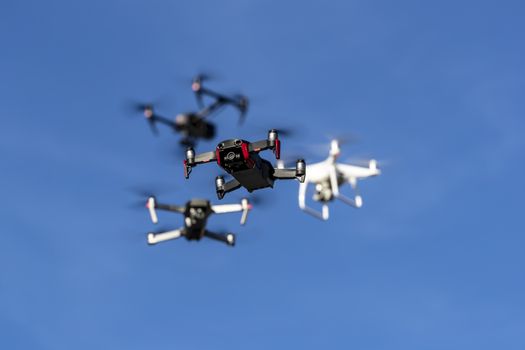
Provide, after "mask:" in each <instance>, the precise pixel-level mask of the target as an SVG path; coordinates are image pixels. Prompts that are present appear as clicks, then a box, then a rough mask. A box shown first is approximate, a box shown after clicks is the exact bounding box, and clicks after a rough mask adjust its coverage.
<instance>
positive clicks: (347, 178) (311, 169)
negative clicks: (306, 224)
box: [299, 140, 381, 220]
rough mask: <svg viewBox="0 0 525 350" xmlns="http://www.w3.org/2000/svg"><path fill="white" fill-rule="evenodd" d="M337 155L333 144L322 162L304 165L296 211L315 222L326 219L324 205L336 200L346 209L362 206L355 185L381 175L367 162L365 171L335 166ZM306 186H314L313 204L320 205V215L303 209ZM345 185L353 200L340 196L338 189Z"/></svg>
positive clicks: (373, 164)
mask: <svg viewBox="0 0 525 350" xmlns="http://www.w3.org/2000/svg"><path fill="white" fill-rule="evenodd" d="M339 153H340V149H339V143H338V142H337V140H333V141H332V142H331V147H330V153H329V156H328V158H327V159H326V160H324V161H322V162H319V163H314V164H311V165H308V168H307V173H306V178H305V181H304V183H301V184H300V185H299V207H300V208H301V209H302V210H303V211H305V212H306V213H308V214H310V215H313V216H315V217H317V218H319V219H323V220H327V219H328V217H329V209H328V203H329V202H331V201H333V200H334V199H336V198H337V199H339V200H341V201H342V202H344V203H346V204H348V205H351V206H353V207H356V208H360V207H361V206H362V205H363V200H362V198H361V196H360V195H359V192H358V190H357V181H358V180H361V179H365V178H368V177H372V176H377V175H379V174H380V173H381V171H380V170H379V169H378V168H377V162H376V161H375V160H370V161H369V163H368V167H363V166H358V165H351V164H342V163H337V158H338V157H339ZM310 183H311V184H314V185H315V193H314V195H313V200H314V201H316V202H320V203H321V204H322V212H318V211H317V210H315V209H312V208H310V207H308V206H307V205H306V190H307V188H308V184H310ZM345 183H350V185H351V186H352V188H353V189H354V191H355V196H354V198H348V197H346V196H344V195H343V194H342V193H340V191H339V187H340V186H342V185H344V184H345Z"/></svg>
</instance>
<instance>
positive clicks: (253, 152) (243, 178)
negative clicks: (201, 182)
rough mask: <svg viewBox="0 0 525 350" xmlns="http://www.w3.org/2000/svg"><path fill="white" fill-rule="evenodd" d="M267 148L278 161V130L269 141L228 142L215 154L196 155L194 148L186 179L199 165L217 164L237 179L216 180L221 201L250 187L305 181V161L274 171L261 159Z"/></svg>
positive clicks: (188, 154) (190, 150) (270, 134)
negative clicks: (289, 180) (227, 195)
mask: <svg viewBox="0 0 525 350" xmlns="http://www.w3.org/2000/svg"><path fill="white" fill-rule="evenodd" d="M267 149H271V150H272V151H273V152H274V154H275V157H276V158H277V159H279V158H280V152H281V151H280V150H281V142H280V140H279V137H278V133H277V131H276V130H270V131H269V132H268V138H267V139H266V140H262V141H257V142H253V143H250V142H248V141H246V140H242V139H233V140H226V141H223V142H221V143H219V144H218V145H217V147H216V149H215V151H211V152H206V153H202V154H199V155H195V151H194V150H193V148H188V150H187V151H186V160H184V176H185V177H186V178H188V177H189V175H190V173H191V170H192V167H194V166H196V165H198V164H202V163H209V162H212V161H215V162H217V164H218V165H219V166H220V167H221V168H222V169H223V170H224V171H226V172H227V173H228V174H230V175H231V176H232V177H233V179H232V180H230V181H228V182H225V180H224V177H223V176H217V178H216V179H215V187H216V192H217V196H218V198H219V199H222V198H223V197H224V195H225V194H226V193H228V192H231V191H234V190H236V189H238V188H240V187H244V188H246V190H248V192H252V191H254V190H258V189H261V188H266V187H273V184H274V182H275V180H276V179H298V180H299V181H300V182H303V181H304V179H305V168H306V165H305V162H304V160H302V159H299V160H297V163H296V167H295V169H282V168H274V167H273V165H272V164H271V163H270V162H269V161H267V160H265V159H263V158H261V157H260V156H259V152H260V151H263V150H267Z"/></svg>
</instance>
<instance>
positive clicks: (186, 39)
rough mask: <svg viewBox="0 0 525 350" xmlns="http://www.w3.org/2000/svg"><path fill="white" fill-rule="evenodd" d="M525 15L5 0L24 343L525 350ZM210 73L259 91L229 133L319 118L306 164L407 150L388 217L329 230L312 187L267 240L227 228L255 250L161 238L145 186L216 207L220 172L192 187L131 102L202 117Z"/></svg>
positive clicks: (228, 224)
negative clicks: (155, 240)
mask: <svg viewBox="0 0 525 350" xmlns="http://www.w3.org/2000/svg"><path fill="white" fill-rule="evenodd" d="M524 12H525V11H524V5H523V3H522V2H520V1H448V0H445V1H443V0H441V1H415V0H413V1H409V0H401V1H381V0H379V1H342V0H341V1H319V2H315V3H313V2H312V3H308V4H307V3H305V2H299V1H296V2H293V1H240V0H235V1H191V2H190V1H186V2H182V1H179V2H172V1H144V2H137V1H84V2H72V1H45V2H44V1H11V0H7V1H6V0H4V1H2V2H1V3H0V53H1V54H0V101H1V112H0V115H1V116H2V127H1V128H0V152H1V158H0V159H1V162H2V166H1V169H2V170H1V173H0V174H1V175H0V179H1V188H2V195H3V198H2V201H3V205H2V211H1V218H2V220H1V224H0V229H1V234H0V347H2V348H3V349H98V348H103V349H110V348H113V349H114V348H122V349H147V348H155V349H269V348H291V347H293V348H300V349H319V348H330V349H403V350H409V349H418V350H419V349H507V350H509V349H523V348H525V315H524V313H525V300H524V295H525V279H524V270H523V269H524V265H525V257H524V254H523V246H524V244H525V236H524V234H525V229H524V226H525V225H524V224H523V197H524V194H525V189H524V184H523V172H524V170H525V159H524V154H525V153H524V150H525V138H524V137H523V134H524V131H525V121H524V118H523V116H524V112H525V106H524V99H523V91H524V88H525V74H524V73H525V71H524V62H525V48H524V45H523V33H525V24H524V23H525V22H524V21H523V18H524ZM201 69H204V70H209V71H212V72H216V75H217V76H218V77H219V78H220V79H219V80H217V81H216V82H214V84H213V86H214V87H216V88H218V89H223V90H225V91H232V92H235V91H243V92H245V93H246V94H248V95H249V96H250V97H252V98H253V104H252V109H251V110H250V112H249V114H248V122H247V124H246V125H245V126H244V127H243V128H238V127H237V126H236V123H235V120H236V119H235V115H234V114H233V113H231V112H228V113H226V112H225V113H224V115H221V117H220V119H218V120H220V121H221V122H223V124H222V125H221V128H220V135H219V137H220V138H229V137H236V136H246V137H249V138H250V139H259V138H262V137H264V135H265V132H264V128H267V127H271V126H273V125H278V126H279V125H282V124H283V123H284V124H286V125H294V124H296V125H298V126H299V127H300V129H301V132H300V135H301V136H302V138H301V137H300V138H298V139H297V138H296V139H294V140H287V139H283V153H284V154H286V153H287V152H292V151H293V152H295V153H297V152H300V151H301V149H302V148H301V145H304V142H303V141H306V140H311V141H312V142H315V143H320V142H324V141H326V138H324V137H323V136H322V134H323V133H325V132H326V133H329V132H334V131H338V130H347V131H351V132H353V133H355V134H357V135H358V136H359V137H360V139H361V142H360V143H358V144H355V145H349V146H347V147H345V149H344V154H343V158H345V157H346V156H348V157H352V156H375V157H377V158H379V159H383V160H386V161H388V163H387V164H386V165H385V168H384V173H383V175H382V176H381V177H379V178H375V179H370V180H369V181H365V182H363V183H362V184H361V190H362V194H363V197H364V207H363V208H362V209H360V210H355V209H352V208H349V207H345V206H344V205H343V204H341V203H335V205H333V207H332V212H331V214H332V219H331V220H330V221H329V222H320V221H317V220H316V219H314V218H311V217H309V216H307V215H305V214H303V213H302V212H300V210H299V209H298V208H297V204H296V202H297V199H296V196H297V187H298V186H297V183H296V182H280V183H278V184H277V185H276V188H275V189H274V190H273V192H272V193H271V194H272V195H273V196H268V198H270V201H271V204H272V205H270V206H267V207H265V208H255V210H254V211H253V212H252V213H251V216H250V218H249V221H248V224H247V226H246V227H242V228H241V227H239V225H238V220H239V216H238V215H233V214H232V215H231V216H227V217H212V218H211V219H210V228H211V229H213V228H221V227H222V228H229V229H231V230H233V231H235V232H237V233H238V244H237V246H236V247H235V248H233V249H230V248H228V247H226V246H224V245H222V244H219V243H216V242H210V241H201V242H200V243H198V244H195V243H193V244H192V243H190V242H187V241H185V240H179V241H174V242H170V243H166V244H163V245H158V246H155V247H148V246H147V245H146V244H145V233H146V232H147V231H148V230H150V229H152V228H153V227H152V225H151V224H150V223H149V221H148V217H147V213H146V212H145V211H140V210H139V211H136V210H135V211H134V210H130V209H129V204H130V203H132V202H134V201H135V200H136V199H137V198H136V197H134V196H133V195H131V194H130V193H129V192H128V191H127V190H126V189H128V188H130V187H133V186H135V185H143V186H149V185H152V184H161V185H162V186H164V187H166V186H168V189H171V188H172V190H171V191H167V192H166V193H165V194H161V195H159V197H160V198H161V199H164V200H166V201H168V202H174V203H182V202H185V201H186V200H187V199H189V198H191V197H193V196H197V197H208V198H212V199H214V198H215V194H214V191H213V187H212V185H211V183H212V176H211V175H210V174H209V173H207V172H208V171H211V170H212V167H208V168H206V167H202V168H197V169H195V171H194V175H195V176H193V177H192V179H190V180H189V181H186V180H184V178H183V174H182V167H181V165H180V163H179V162H178V161H177V160H176V157H172V156H171V154H172V153H173V152H174V150H176V146H175V144H176V143H175V138H174V137H172V135H170V134H169V133H168V132H166V131H164V130H163V131H164V132H163V133H162V135H161V137H159V138H154V137H152V135H151V134H150V132H149V130H148V129H147V127H146V125H145V123H144V121H143V120H141V119H140V117H139V118H136V119H133V118H128V117H127V115H126V110H125V108H124V104H125V102H126V101H129V100H130V99H134V98H137V99H140V98H143V99H154V98H160V99H161V101H162V102H163V104H162V105H161V108H160V111H161V112H163V114H165V115H167V116H173V115H175V113H177V112H180V111H185V110H191V109H192V108H194V105H195V102H194V99H193V96H192V95H191V92H190V90H189V87H188V84H187V83H186V84H185V83H184V82H185V81H186V82H187V79H188V78H190V77H191V76H192V75H193V74H194V73H196V72H198V71H199V70H201ZM184 79H186V80H184ZM257 130H260V132H258V131H257ZM211 147H213V144H212V143H207V144H201V145H199V147H198V148H197V150H207V149H208V148H211ZM268 157H271V154H268ZM307 160H308V161H310V162H311V161H316V160H320V158H315V157H314V158H307ZM346 190H348V189H346ZM241 195H242V193H241ZM236 196H237V194H236V195H232V196H229V197H226V199H225V200H224V201H225V202H226V201H232V200H235V199H236V198H239V196H237V197H236ZM214 201H215V199H214ZM161 223H162V224H166V225H169V226H173V227H178V226H180V225H181V218H180V216H176V215H173V216H171V215H163V216H162V217H161Z"/></svg>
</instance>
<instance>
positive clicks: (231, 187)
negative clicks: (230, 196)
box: [215, 176, 241, 199]
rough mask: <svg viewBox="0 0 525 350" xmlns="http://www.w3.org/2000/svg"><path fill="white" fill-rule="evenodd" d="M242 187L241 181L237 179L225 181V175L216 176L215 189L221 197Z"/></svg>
mask: <svg viewBox="0 0 525 350" xmlns="http://www.w3.org/2000/svg"><path fill="white" fill-rule="evenodd" d="M240 187H241V183H240V182H239V181H237V179H232V180H230V181H228V182H224V177H222V176H217V177H216V178H215V190H216V192H217V197H218V198H219V199H223V198H224V195H225V194H226V193H228V192H232V191H235V190H236V189H238V188H240Z"/></svg>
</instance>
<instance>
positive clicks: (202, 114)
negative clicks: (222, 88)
mask: <svg viewBox="0 0 525 350" xmlns="http://www.w3.org/2000/svg"><path fill="white" fill-rule="evenodd" d="M225 104H226V102H225V101H224V100H223V99H218V100H216V101H215V102H213V103H212V104H211V105H209V106H206V107H204V108H203V109H201V110H200V111H199V112H198V113H197V116H198V117H199V118H200V119H204V118H206V117H208V116H209V115H211V114H212V113H214V112H216V111H218V110H220V109H221V108H222V107H224V105H225Z"/></svg>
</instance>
